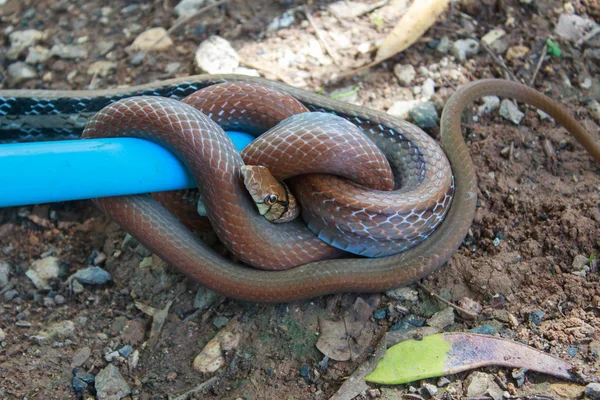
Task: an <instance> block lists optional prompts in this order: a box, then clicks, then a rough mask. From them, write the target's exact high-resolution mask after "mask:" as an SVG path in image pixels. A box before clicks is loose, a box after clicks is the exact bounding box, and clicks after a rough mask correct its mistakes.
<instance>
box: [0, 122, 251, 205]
mask: <svg viewBox="0 0 600 400" xmlns="http://www.w3.org/2000/svg"><path fill="white" fill-rule="evenodd" d="M227 133H228V134H229V136H230V137H231V139H232V140H233V143H234V145H235V146H236V148H237V149H238V150H242V149H243V148H244V147H245V146H246V145H247V144H248V143H250V142H251V141H252V140H253V139H254V138H253V137H252V136H250V135H249V134H246V133H242V132H227ZM0 185H1V188H0V207H10V206H22V205H28V204H40V203H52V202H58V201H68V200H80V199H89V198H94V197H105V196H119V195H126V194H137V193H148V192H157V191H164V190H176V189H187V188H193V187H196V184H195V182H194V180H193V178H192V177H191V175H190V174H189V172H188V171H187V169H186V168H185V167H184V166H183V164H182V163H181V162H180V161H179V159H177V158H176V157H175V156H174V155H173V154H171V153H170V152H169V151H167V150H165V149H164V148H163V147H161V146H159V145H157V144H155V143H152V142H149V141H146V140H141V139H132V138H121V139H90V140H64V141H55V142H38V143H15V144H3V145H0Z"/></svg>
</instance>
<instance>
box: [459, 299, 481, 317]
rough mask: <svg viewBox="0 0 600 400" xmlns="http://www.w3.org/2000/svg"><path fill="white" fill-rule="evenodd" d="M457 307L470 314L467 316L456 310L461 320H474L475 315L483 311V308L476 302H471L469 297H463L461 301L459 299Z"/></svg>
mask: <svg viewBox="0 0 600 400" xmlns="http://www.w3.org/2000/svg"><path fill="white" fill-rule="evenodd" d="M458 306H459V307H460V308H462V309H463V310H466V311H468V312H469V313H470V314H467V313H465V312H463V311H462V310H456V312H457V313H458V315H460V316H461V318H464V319H469V320H473V319H476V318H477V315H479V314H481V311H482V310H483V307H482V306H481V304H479V303H478V302H476V301H475V300H473V299H471V298H469V297H463V298H462V299H460V300H459V301H458Z"/></svg>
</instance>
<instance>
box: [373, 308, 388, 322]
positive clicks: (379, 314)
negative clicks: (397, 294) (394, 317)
mask: <svg viewBox="0 0 600 400" xmlns="http://www.w3.org/2000/svg"><path fill="white" fill-rule="evenodd" d="M373 318H374V319H375V321H383V320H384V319H386V318H387V311H386V309H385V308H380V309H379V310H375V312H374V313H373Z"/></svg>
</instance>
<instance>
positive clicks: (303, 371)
mask: <svg viewBox="0 0 600 400" xmlns="http://www.w3.org/2000/svg"><path fill="white" fill-rule="evenodd" d="M308 371H309V369H308V364H304V365H303V366H302V367H300V376H301V377H303V378H308Z"/></svg>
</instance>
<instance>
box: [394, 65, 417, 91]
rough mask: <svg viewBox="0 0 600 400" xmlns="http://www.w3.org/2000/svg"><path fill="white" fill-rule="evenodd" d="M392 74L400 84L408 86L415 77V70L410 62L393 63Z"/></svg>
mask: <svg viewBox="0 0 600 400" xmlns="http://www.w3.org/2000/svg"><path fill="white" fill-rule="evenodd" d="M394 75H396V78H397V79H398V82H400V84H401V85H402V86H410V84H411V83H412V81H413V80H414V79H415V76H416V75H417V72H416V70H415V67H413V66H412V65H411V64H405V65H402V64H396V65H394Z"/></svg>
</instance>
